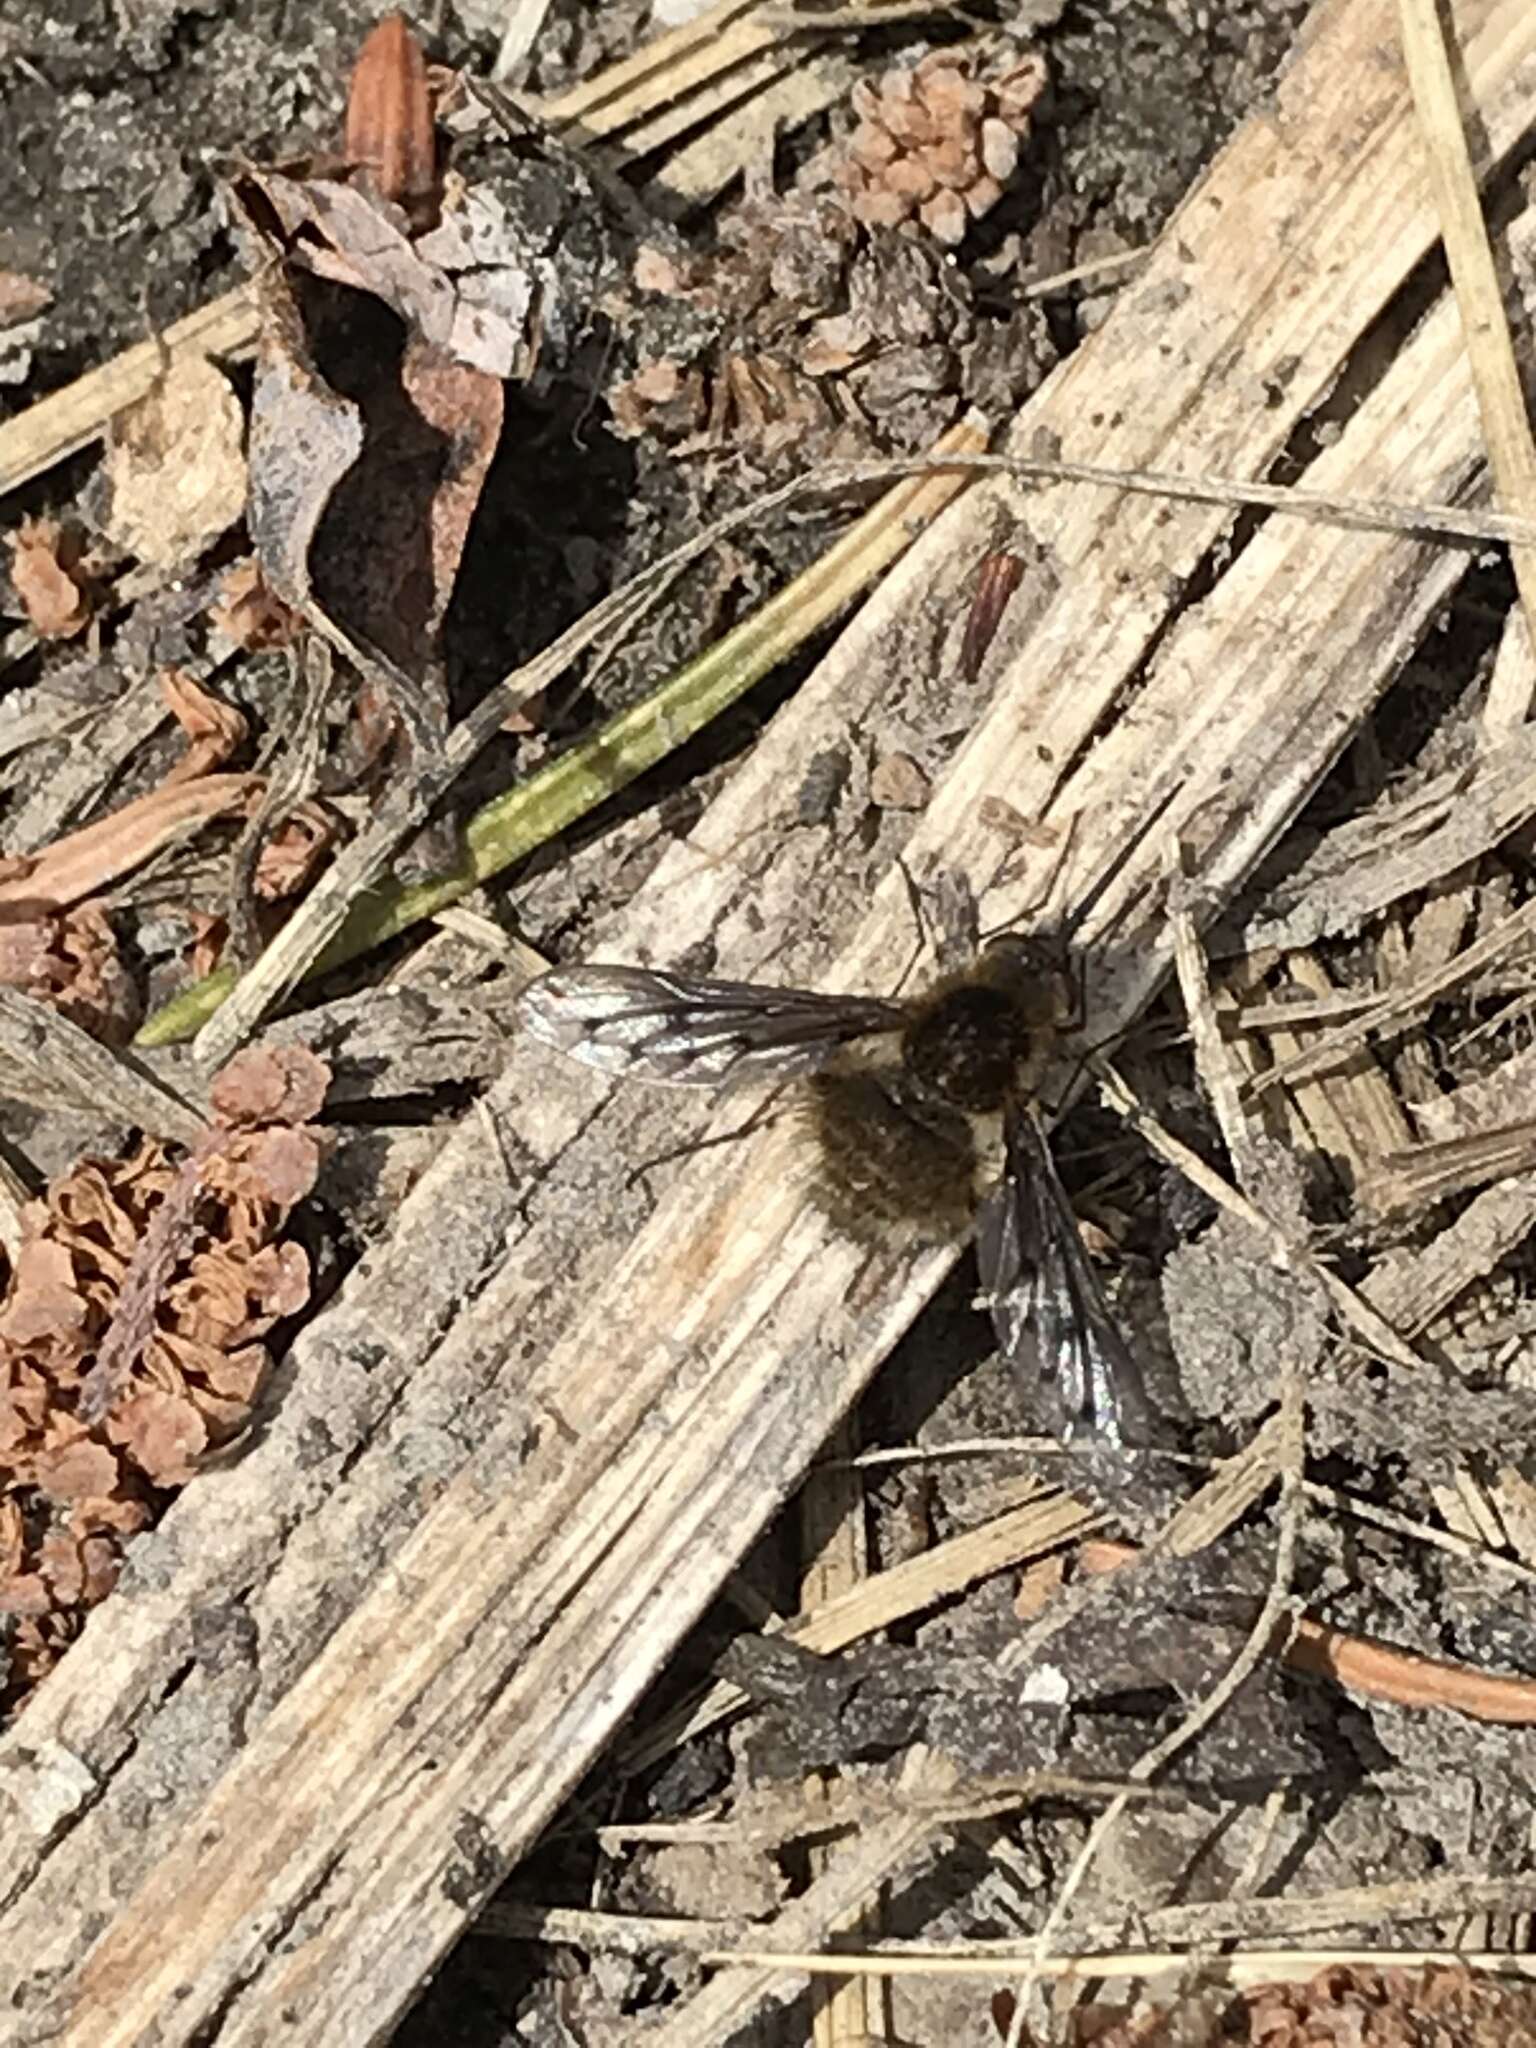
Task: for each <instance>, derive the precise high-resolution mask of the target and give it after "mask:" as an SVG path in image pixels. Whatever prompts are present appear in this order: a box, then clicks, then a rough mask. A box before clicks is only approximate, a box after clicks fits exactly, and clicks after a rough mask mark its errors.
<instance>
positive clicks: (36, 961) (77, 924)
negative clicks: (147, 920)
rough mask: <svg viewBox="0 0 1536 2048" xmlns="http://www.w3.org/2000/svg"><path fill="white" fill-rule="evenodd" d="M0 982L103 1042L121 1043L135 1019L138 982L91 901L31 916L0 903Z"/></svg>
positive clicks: (110, 929)
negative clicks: (57, 1012)
mask: <svg viewBox="0 0 1536 2048" xmlns="http://www.w3.org/2000/svg"><path fill="white" fill-rule="evenodd" d="M30 865H31V864H30V863H29V864H28V866H30ZM0 982H4V983H5V984H6V986H7V987H8V988H19V989H21V990H22V992H23V993H24V994H26V995H29V996H35V997H36V998H37V999H38V1001H39V1002H44V1003H48V1004H50V1005H51V1006H52V1008H54V1009H55V1010H60V1011H62V1012H63V1014H64V1015H65V1016H66V1017H68V1018H69V1019H70V1020H71V1021H72V1022H73V1023H76V1024H78V1025H79V1026H80V1028H81V1030H82V1031H88V1032H89V1033H90V1034H91V1036H92V1037H93V1038H99V1039H101V1040H102V1042H103V1043H104V1044H107V1045H122V1044H124V1043H126V1041H127V1040H128V1039H129V1038H130V1037H131V1036H132V1035H133V1032H134V1030H135V1028H136V1027H137V1025H138V1022H139V1015H140V1010H141V1007H142V1006H141V1002H140V997H139V990H138V986H137V984H136V982H135V981H134V978H133V976H132V975H131V974H130V973H129V972H128V969H127V968H126V967H125V965H124V964H123V960H122V956H121V954H120V953H119V951H118V945H117V934H116V932H115V931H114V930H113V929H112V925H111V923H110V922H109V920H108V918H107V916H106V914H105V912H104V911H102V910H101V909H100V908H99V906H97V905H96V904H94V903H78V904H74V905H72V906H71V907H69V908H67V909H63V910H51V909H50V910H39V911H37V912H36V913H35V914H33V915H30V916H28V915H26V914H21V915H15V914H11V915H7V913H6V911H5V910H4V909H3V908H0Z"/></svg>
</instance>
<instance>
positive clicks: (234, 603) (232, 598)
mask: <svg viewBox="0 0 1536 2048" xmlns="http://www.w3.org/2000/svg"><path fill="white" fill-rule="evenodd" d="M208 617H209V620H210V622H211V623H212V624H213V625H214V626H216V627H217V628H218V630H219V631H220V632H221V633H223V634H224V635H225V636H226V637H227V638H228V639H230V640H233V641H234V643H235V645H236V646H237V647H243V648H244V649H245V651H246V653H247V654H260V653H263V652H265V651H266V650H268V649H269V648H273V647H291V646H292V644H293V642H294V641H295V640H296V639H297V638H298V635H299V624H300V622H299V619H298V616H297V614H296V613H294V612H293V611H291V610H290V609H289V607H288V606H287V605H285V604H284V603H283V600H282V599H281V598H280V597H279V596H278V595H277V593H276V591H275V590H273V589H272V588H271V587H270V585H269V584H268V583H267V580H266V578H265V577H264V576H263V575H262V573H261V564H260V563H259V562H257V561H255V560H254V559H251V558H248V559H247V560H245V561H243V562H236V563H235V565H234V567H233V568H231V569H226V570H225V572H224V576H223V579H222V581H221V582H220V584H219V595H218V598H217V600H216V601H215V603H214V604H213V605H212V606H211V607H210V609H209V613H208Z"/></svg>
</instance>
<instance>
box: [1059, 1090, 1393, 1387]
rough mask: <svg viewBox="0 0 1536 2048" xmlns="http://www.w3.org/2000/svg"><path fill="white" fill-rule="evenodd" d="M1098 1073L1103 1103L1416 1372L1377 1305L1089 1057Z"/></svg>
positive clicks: (1369, 1339) (1377, 1346) (1370, 1339)
mask: <svg viewBox="0 0 1536 2048" xmlns="http://www.w3.org/2000/svg"><path fill="white" fill-rule="evenodd" d="M1089 1065H1090V1066H1091V1067H1092V1069H1093V1071H1094V1073H1095V1075H1096V1076H1097V1078H1098V1082H1099V1090H1100V1094H1101V1095H1102V1097H1103V1099H1104V1102H1105V1104H1106V1105H1107V1106H1108V1107H1109V1108H1110V1109H1113V1110H1115V1111H1116V1112H1117V1113H1118V1114H1119V1115H1121V1116H1123V1117H1124V1118H1125V1119H1126V1121H1127V1122H1128V1123H1129V1124H1130V1125H1131V1126H1132V1127H1133V1128H1134V1129H1135V1130H1136V1131H1138V1132H1139V1133H1140V1134H1141V1136H1142V1137H1143V1138H1145V1139H1146V1141H1147V1143H1148V1144H1149V1145H1150V1146H1151V1147H1152V1149H1153V1151H1154V1152H1156V1153H1157V1154H1158V1155H1159V1156H1160V1157H1161V1158H1163V1159H1166V1160H1167V1162H1168V1164H1169V1165H1170V1166H1175V1167H1177V1168H1178V1170H1179V1172H1180V1173H1182V1174H1183V1175H1184V1176H1185V1178H1186V1179H1187V1180H1189V1181H1192V1182H1193V1183H1194V1185H1195V1186H1196V1187H1197V1188H1199V1189H1200V1190H1201V1191H1202V1192H1203V1193H1205V1194H1207V1195H1209V1196H1210V1198H1211V1200H1212V1201H1213V1202H1215V1203H1216V1204H1217V1206H1218V1207H1219V1208H1222V1209H1226V1210H1227V1211H1228V1212H1229V1213H1230V1214H1231V1215H1233V1216H1236V1217H1238V1218H1239V1219H1240V1220H1241V1221H1242V1222H1244V1223H1247V1224H1249V1225H1250V1226H1251V1227H1252V1228H1253V1229H1254V1230H1256V1231H1258V1232H1259V1233H1260V1235H1261V1236H1263V1237H1265V1238H1267V1239H1268V1241H1269V1243H1270V1245H1271V1246H1272V1247H1273V1249H1274V1252H1275V1255H1276V1257H1277V1258H1278V1259H1279V1260H1280V1262H1281V1264H1282V1265H1284V1266H1285V1267H1287V1268H1288V1269H1291V1270H1294V1271H1303V1272H1307V1273H1310V1274H1312V1275H1313V1276H1314V1278H1315V1279H1316V1280H1317V1281H1318V1282H1319V1284H1320V1285H1321V1286H1322V1287H1323V1288H1325V1289H1326V1291H1327V1293H1328V1296H1329V1298H1330V1300H1331V1301H1332V1302H1333V1305H1334V1307H1335V1308H1336V1309H1337V1310H1338V1311H1339V1313H1340V1315H1341V1316H1342V1317H1343V1318H1344V1320H1345V1321H1346V1322H1347V1323H1349V1324H1350V1325H1351V1327H1352V1328H1353V1329H1354V1330H1355V1331H1356V1333H1357V1334H1358V1335H1359V1337H1360V1338H1361V1339H1362V1341H1363V1342H1364V1343H1365V1344H1367V1345H1368V1346H1369V1347H1370V1349H1371V1350H1372V1351H1375V1352H1377V1353H1378V1354H1379V1355H1380V1356H1381V1357H1383V1358H1389V1359H1391V1360H1392V1362H1393V1363H1394V1364H1395V1365H1401V1366H1405V1367H1407V1368H1408V1369H1409V1370H1410V1371H1416V1370H1417V1369H1418V1367H1419V1366H1420V1365H1421V1364H1422V1362H1423V1361H1422V1360H1421V1359H1420V1358H1419V1355H1418V1353H1417V1352H1416V1351H1414V1349H1413V1348H1412V1346H1411V1345H1409V1344H1406V1343H1404V1341H1403V1339H1402V1338H1401V1337H1400V1336H1399V1335H1398V1333H1397V1331H1396V1330H1395V1329H1394V1328H1393V1327H1392V1325H1391V1323H1389V1322H1388V1321H1387V1319H1386V1318H1385V1316H1383V1315H1382V1314H1381V1313H1380V1312H1379V1311H1378V1310H1377V1309H1374V1308H1373V1307H1372V1306H1371V1304H1370V1303H1369V1302H1368V1301H1366V1300H1365V1299H1364V1297H1363V1296H1362V1295H1360V1294H1357V1293H1356V1292H1355V1290H1354V1288H1353V1287H1351V1286H1350V1285H1349V1283H1348V1281H1346V1280H1341V1279H1340V1278H1339V1276H1338V1274H1337V1273H1335V1272H1333V1271H1332V1270H1331V1269H1330V1268H1329V1267H1327V1266H1325V1265H1324V1264H1323V1262H1322V1260H1321V1259H1319V1258H1318V1257H1317V1255H1316V1253H1315V1252H1313V1251H1312V1250H1311V1248H1310V1247H1309V1246H1307V1245H1305V1244H1302V1243H1298V1242H1297V1241H1296V1239H1295V1238H1293V1237H1292V1236H1291V1235H1290V1234H1289V1233H1288V1232H1287V1231H1286V1230H1285V1229H1283V1228H1282V1226H1281V1225H1280V1224H1278V1223H1276V1222H1275V1221H1274V1220H1273V1218H1272V1217H1269V1216H1266V1215H1265V1214H1264V1212H1263V1210H1262V1209H1259V1208H1257V1207H1255V1205H1254V1204H1253V1203H1252V1202H1250V1201H1249V1200H1248V1198H1247V1196H1246V1195H1243V1194H1240V1193H1239V1192H1238V1190H1237V1189H1236V1188H1235V1187H1233V1186H1232V1184H1231V1182H1230V1181H1228V1180H1227V1179H1225V1178H1224V1177H1223V1176H1222V1175H1221V1174H1219V1173H1218V1172H1217V1171H1216V1169H1215V1168H1214V1167H1213V1166H1208V1165H1207V1164H1206V1162H1205V1161H1204V1160H1203V1159H1202V1158H1201V1157H1200V1155H1199V1153H1198V1152H1195V1151H1193V1150H1191V1148H1190V1147H1189V1146H1188V1145H1184V1144H1181V1143H1180V1142H1179V1140H1178V1139H1177V1138H1176V1137H1174V1135H1173V1133H1172V1132H1171V1131H1167V1130H1165V1129H1164V1128H1163V1126H1162V1125H1161V1124H1160V1123H1159V1122H1158V1121H1157V1119H1156V1117H1154V1116H1152V1115H1151V1114H1150V1112H1149V1111H1148V1110H1146V1109H1145V1108H1144V1107H1143V1106H1142V1103H1141V1100H1140V1098H1139V1097H1138V1096H1137V1094H1136V1093H1135V1091H1134V1089H1132V1088H1131V1087H1130V1086H1128V1084H1127V1083H1126V1082H1125V1081H1124V1080H1123V1079H1122V1078H1121V1076H1120V1075H1119V1074H1118V1073H1116V1071H1115V1069H1114V1068H1113V1067H1112V1066H1110V1064H1109V1062H1108V1061H1107V1060H1103V1059H1100V1058H1098V1057H1095V1058H1093V1059H1091V1060H1090V1061H1089Z"/></svg>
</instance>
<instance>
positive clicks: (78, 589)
mask: <svg viewBox="0 0 1536 2048" xmlns="http://www.w3.org/2000/svg"><path fill="white" fill-rule="evenodd" d="M10 547H11V582H12V584H13V586H14V587H15V591H16V595H17V597H18V598H19V599H20V600H21V605H22V609H23V610H24V611H25V612H26V615H27V619H28V622H29V623H30V625H31V627H32V630H33V632H34V633H36V634H37V635H38V636H39V638H41V639H43V640H71V639H73V638H74V636H75V634H76V633H80V632H83V631H84V629H85V628H86V626H87V625H89V623H90V619H91V609H92V606H91V595H90V578H89V576H88V575H87V573H86V569H85V566H84V564H85V544H84V541H83V539H82V538H81V536H80V534H79V533H78V532H77V531H76V530H75V529H74V528H73V527H67V526H64V525H62V524H61V523H60V522H59V521H58V520H57V519H24V520H23V521H22V522H21V525H20V527H19V528H18V529H17V531H16V532H15V533H13V534H12V535H11V537H10Z"/></svg>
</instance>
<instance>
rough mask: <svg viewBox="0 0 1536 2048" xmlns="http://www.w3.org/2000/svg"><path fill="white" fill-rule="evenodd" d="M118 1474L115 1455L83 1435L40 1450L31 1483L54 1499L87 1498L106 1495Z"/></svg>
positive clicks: (114, 1484)
mask: <svg viewBox="0 0 1536 2048" xmlns="http://www.w3.org/2000/svg"><path fill="white" fill-rule="evenodd" d="M120 1476H121V1475H120V1474H119V1471H118V1465H117V1458H116V1456H115V1454H114V1453H113V1452H112V1451H110V1450H108V1448H107V1446H106V1445H105V1444H99V1443H92V1442H91V1440H90V1438H89V1437H85V1436H81V1437H77V1438H76V1439H75V1441H74V1442H73V1443H67V1444H64V1445H62V1446H61V1447H60V1448H59V1449H57V1450H48V1451H44V1452H42V1453H41V1454H40V1455H39V1456H38V1457H37V1458H36V1459H34V1461H33V1465H32V1477H33V1481H34V1483H35V1484H36V1485H37V1486H39V1487H40V1488H41V1489H42V1491H43V1492H44V1493H46V1494H48V1495H49V1496H50V1497H51V1498H52V1499H54V1500H89V1499H91V1498H93V1497H94V1496H96V1495H98V1494H109V1493H111V1491H112V1489H113V1488H114V1487H115V1486H116V1485H117V1483H118V1480H119V1478H120Z"/></svg>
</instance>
